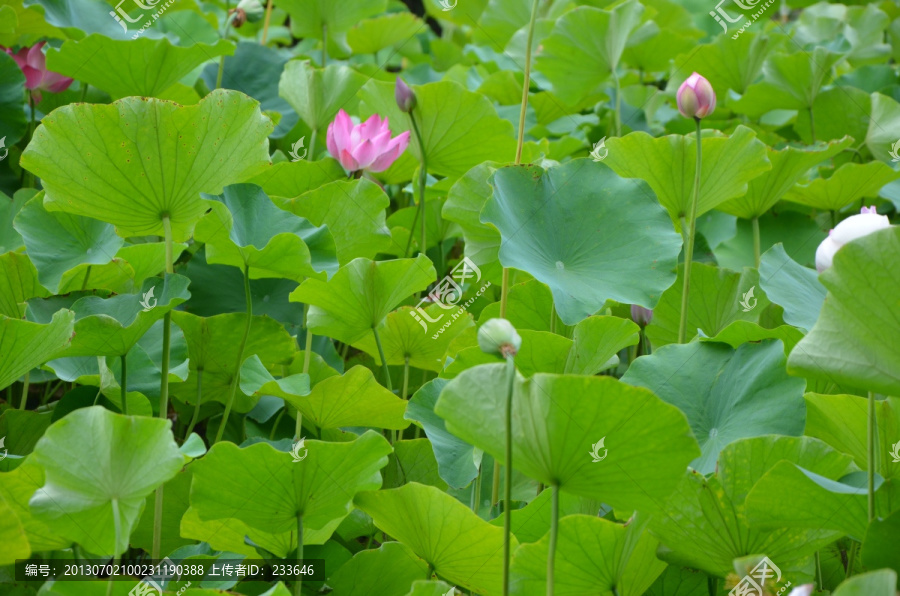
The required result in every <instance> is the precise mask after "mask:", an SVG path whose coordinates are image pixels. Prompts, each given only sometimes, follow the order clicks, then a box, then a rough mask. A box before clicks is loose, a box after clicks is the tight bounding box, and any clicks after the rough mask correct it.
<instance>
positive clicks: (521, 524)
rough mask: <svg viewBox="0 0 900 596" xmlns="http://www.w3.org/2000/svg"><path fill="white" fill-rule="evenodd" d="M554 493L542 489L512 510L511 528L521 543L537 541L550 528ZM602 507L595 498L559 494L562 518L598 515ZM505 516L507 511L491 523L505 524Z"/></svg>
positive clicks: (560, 515) (560, 516) (496, 524)
mask: <svg viewBox="0 0 900 596" xmlns="http://www.w3.org/2000/svg"><path fill="white" fill-rule="evenodd" d="M552 493H553V491H550V490H542V491H541V492H540V493H539V494H538V496H537V497H536V498H534V499H532V500H531V501H529V503H528V505H526V506H525V507H522V508H521V509H513V510H512V521H511V522H510V526H511V528H510V529H511V530H512V533H513V534H514V535H515V537H516V538H518V540H519V542H520V543H521V544H525V543H527V542H537V541H539V540H540V539H541V538H542V537H543V536H544V535H545V534H547V532H548V531H549V530H550V518H551V509H552ZM602 508H603V503H601V502H600V501H598V500H595V499H588V498H586V497H579V496H576V495H570V494H569V493H560V494H559V518H560V519H562V518H564V517H566V516H567V515H577V514H584V515H594V516H596V515H597V513H598V512H600V511H601V509H602ZM505 517H506V513H501V514H500V515H498V516H497V517H495V518H494V519H492V520H491V524H493V525H495V526H503V524H504V521H505V519H504V518H505ZM545 560H546V559H545Z"/></svg>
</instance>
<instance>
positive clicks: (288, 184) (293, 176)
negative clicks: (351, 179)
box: [248, 157, 347, 215]
mask: <svg viewBox="0 0 900 596" xmlns="http://www.w3.org/2000/svg"><path fill="white" fill-rule="evenodd" d="M346 178H347V172H346V171H344V168H342V167H341V164H340V163H339V162H338V161H337V160H335V159H331V158H330V157H329V158H325V159H321V160H319V161H313V160H311V159H301V160H300V161H282V162H280V163H276V164H273V165H272V166H270V167H268V168H266V169H265V170H263V171H262V172H260V173H259V174H257V175H256V176H253V177H252V178H250V179H249V180H248V182H250V183H252V184H257V185H259V186H261V187H262V189H263V190H264V191H265V192H266V194H267V195H269V196H270V197H296V196H297V195H301V194H303V193H305V192H309V191H310V190H314V189H316V188H319V187H320V186H322V185H323V184H327V183H329V182H335V181H337V180H346ZM297 215H302V214H300V213H298V214H297Z"/></svg>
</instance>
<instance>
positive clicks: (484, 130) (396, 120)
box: [359, 80, 516, 177]
mask: <svg viewBox="0 0 900 596" xmlns="http://www.w3.org/2000/svg"><path fill="white" fill-rule="evenodd" d="M410 87H411V88H412V90H413V92H414V93H415V94H416V102H417V106H418V107H417V108H416V112H415V113H416V118H417V122H418V125H419V131H420V132H421V133H422V141H423V142H424V143H425V153H426V155H427V157H428V171H429V173H431V174H440V175H442V176H451V177H458V176H462V175H463V174H465V173H466V172H468V171H469V170H470V169H472V168H473V167H474V166H476V165H478V164H480V163H482V162H484V161H488V160H493V159H497V158H498V156H507V158H508V159H512V158H513V157H514V156H515V153H516V142H515V136H514V131H513V127H512V124H510V123H509V122H507V121H506V120H503V119H502V118H500V116H498V115H497V110H496V109H495V108H494V106H493V105H492V104H491V102H490V100H488V98H487V97H485V96H484V95H481V94H480V93H473V92H471V91H467V90H466V89H464V88H463V87H462V86H461V85H459V84H458V83H455V82H452V81H439V82H436V83H428V84H426V85H410ZM359 96H360V99H361V100H362V102H363V104H362V105H361V106H360V112H361V114H360V117H361V118H364V117H368V116H369V115H371V114H380V115H381V117H382V118H384V117H387V118H388V119H389V121H390V127H391V132H392V133H393V135H394V136H396V135H398V134H400V133H402V132H403V131H406V130H410V129H411V125H410V121H409V116H408V115H407V114H404V113H403V112H401V111H400V108H398V107H397V101H396V100H395V99H394V85H393V83H382V82H380V81H375V80H371V81H369V82H367V83H366V84H365V85H363V87H362V89H360V91H359ZM423 115H424V116H423ZM410 135H411V137H410V142H409V149H407V151H410V152H411V153H412V155H414V156H415V158H416V159H418V160H420V161H421V157H422V156H421V153H420V150H419V145H418V142H417V141H416V139H415V135H414V134H413V133H412V132H411V133H410Z"/></svg>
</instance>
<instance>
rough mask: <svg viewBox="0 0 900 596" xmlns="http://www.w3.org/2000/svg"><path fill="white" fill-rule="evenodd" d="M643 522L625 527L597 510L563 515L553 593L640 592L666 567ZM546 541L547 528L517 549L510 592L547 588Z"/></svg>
mask: <svg viewBox="0 0 900 596" xmlns="http://www.w3.org/2000/svg"><path fill="white" fill-rule="evenodd" d="M645 528H646V524H645V523H636V522H632V523H631V524H630V525H629V526H628V527H625V526H624V525H622V524H618V523H615V522H612V521H609V520H606V519H602V518H599V517H597V516H596V515H594V516H590V515H568V516H566V517H563V518H562V519H561V520H560V521H559V536H558V538H557V540H558V541H559V542H558V543H557V546H556V559H555V561H556V564H555V571H554V581H553V587H554V590H555V593H556V594H596V593H601V594H602V593H615V594H619V595H620V596H626V595H627V596H641V595H642V594H644V592H645V591H646V590H647V588H649V587H650V585H651V584H653V582H654V580H656V577H657V576H658V575H659V574H660V573H662V571H663V569H665V567H666V564H665V563H663V562H662V561H660V560H659V559H657V558H656V547H657V546H658V545H659V543H658V542H657V541H656V539H654V538H653V537H652V536H650V533H649V532H647V531H646V530H645ZM549 543H550V534H549V533H548V534H547V535H545V536H544V537H543V538H542V539H541V540H540V541H538V542H535V543H532V544H523V545H521V546H519V548H518V549H517V550H516V552H515V554H514V555H513V561H514V562H513V565H512V569H511V570H510V593H511V594H514V595H521V596H529V595H531V594H543V593H545V592H546V590H547V557H548V554H549V552H550V549H549ZM613 590H615V592H613Z"/></svg>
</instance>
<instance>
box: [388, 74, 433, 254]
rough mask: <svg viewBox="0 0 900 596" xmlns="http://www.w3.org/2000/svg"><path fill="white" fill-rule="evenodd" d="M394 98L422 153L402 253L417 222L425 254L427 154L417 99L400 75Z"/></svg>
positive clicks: (406, 252)
mask: <svg viewBox="0 0 900 596" xmlns="http://www.w3.org/2000/svg"><path fill="white" fill-rule="evenodd" d="M394 99H395V100H397V107H399V108H400V111H401V112H404V113H406V114H408V115H409V122H410V126H411V127H412V129H413V132H414V133H415V135H416V142H417V143H418V144H419V153H421V155H422V166H421V167H420V168H419V180H418V191H419V203H418V206H417V207H416V214H415V216H414V217H413V223H412V226H411V227H410V229H409V238H408V239H407V241H406V250H405V251H404V253H403V254H404V256H407V255H408V254H409V245H410V244H411V243H412V238H413V235H414V234H415V230H416V223H417V222H418V223H419V224H420V225H421V230H420V236H419V252H420V253H422V254H425V250H426V248H427V244H426V243H425V241H426V237H425V217H426V215H425V183H426V182H427V179H428V155H427V154H426V151H425V142H424V141H423V139H422V132H421V131H420V130H419V125H418V123H416V115H415V108H416V106H417V105H418V101H417V100H416V94H415V93H413V90H412V89H410V88H409V85H407V84H406V82H405V81H404V80H403V79H401V78H400V77H397V82H396V84H395V85H394ZM420 216H421V221H420Z"/></svg>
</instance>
